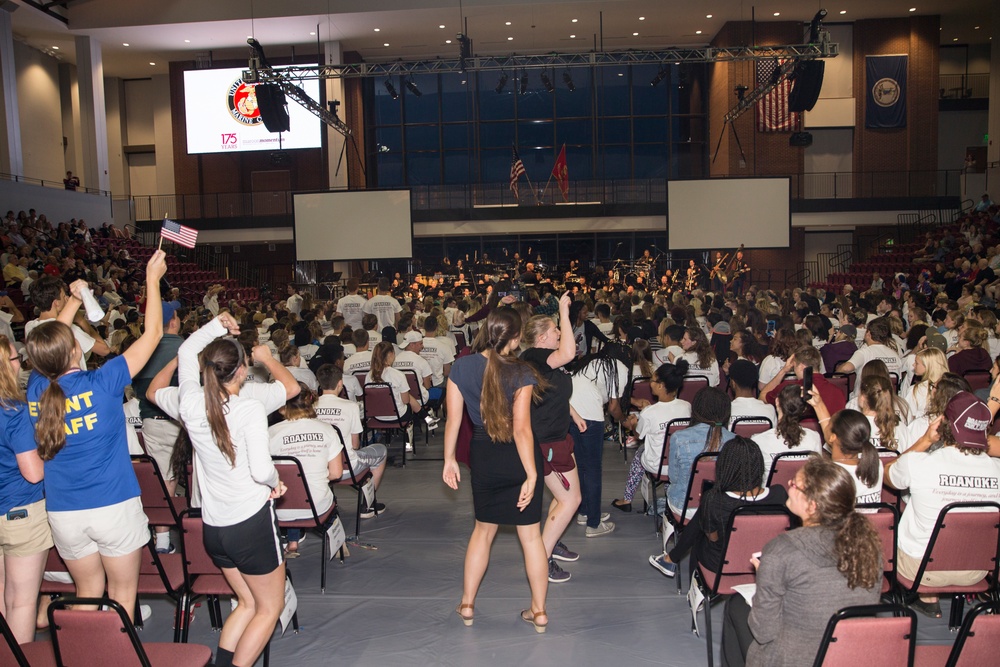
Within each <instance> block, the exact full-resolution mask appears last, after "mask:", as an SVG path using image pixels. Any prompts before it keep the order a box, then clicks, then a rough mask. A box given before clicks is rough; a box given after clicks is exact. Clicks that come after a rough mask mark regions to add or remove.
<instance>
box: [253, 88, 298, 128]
mask: <svg viewBox="0 0 1000 667" xmlns="http://www.w3.org/2000/svg"><path fill="white" fill-rule="evenodd" d="M256 93H257V106H258V107H259V108H260V117H261V119H263V121H264V127H266V128H267V131H268V132H288V130H289V128H290V127H291V124H290V122H289V120H288V109H287V107H286V106H285V93H284V92H282V90H281V88H279V87H278V86H276V85H274V84H273V83H261V84H257V87H256Z"/></svg>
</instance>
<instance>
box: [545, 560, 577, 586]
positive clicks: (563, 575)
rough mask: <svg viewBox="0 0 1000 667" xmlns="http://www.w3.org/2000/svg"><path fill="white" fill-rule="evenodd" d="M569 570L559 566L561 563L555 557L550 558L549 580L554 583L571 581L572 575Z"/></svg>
mask: <svg viewBox="0 0 1000 667" xmlns="http://www.w3.org/2000/svg"><path fill="white" fill-rule="evenodd" d="M572 576H573V575H571V574H570V573H569V572H567V571H566V570H564V569H562V568H561V567H559V564H558V563H556V562H555V560H553V559H551V558H550V559H549V581H550V582H551V583H553V584H561V583H563V582H564V581H569V579H570V577H572Z"/></svg>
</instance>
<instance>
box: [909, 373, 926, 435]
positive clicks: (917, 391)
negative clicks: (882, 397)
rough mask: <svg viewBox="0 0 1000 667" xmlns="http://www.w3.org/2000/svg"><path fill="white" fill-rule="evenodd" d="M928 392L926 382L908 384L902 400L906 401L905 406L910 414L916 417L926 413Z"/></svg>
mask: <svg viewBox="0 0 1000 667" xmlns="http://www.w3.org/2000/svg"><path fill="white" fill-rule="evenodd" d="M929 394H930V390H929V389H928V388H927V383H926V382H920V383H918V384H914V385H910V389H909V391H907V392H906V396H905V397H904V398H903V400H904V401H905V402H906V407H907V408H909V410H910V415H911V416H913V417H914V418H916V417H919V416H922V415H924V414H926V412H927V399H928V397H929ZM922 432H923V431H921V433H922Z"/></svg>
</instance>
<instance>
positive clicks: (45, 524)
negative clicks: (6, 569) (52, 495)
mask: <svg viewBox="0 0 1000 667" xmlns="http://www.w3.org/2000/svg"><path fill="white" fill-rule="evenodd" d="M21 510H23V511H25V512H27V513H28V516H26V517H25V518H23V519H9V518H7V517H8V515H7V514H0V555H3V556H14V557H18V556H34V555H35V554H37V553H38V552H40V551H47V550H48V549H51V548H52V533H51V531H50V530H49V519H48V515H47V514H46V513H45V500H44V499H43V500H39V501H38V502H36V503H31V504H30V505H23V506H21V507H15V508H14V509H12V510H11V512H18V511H21Z"/></svg>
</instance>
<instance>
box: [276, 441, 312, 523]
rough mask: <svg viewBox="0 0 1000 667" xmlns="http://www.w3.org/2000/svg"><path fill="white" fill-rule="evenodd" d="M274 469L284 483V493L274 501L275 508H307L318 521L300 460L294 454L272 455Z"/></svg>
mask: <svg viewBox="0 0 1000 667" xmlns="http://www.w3.org/2000/svg"><path fill="white" fill-rule="evenodd" d="M271 460H272V461H274V469H275V470H277V471H278V478H279V479H280V480H281V481H282V482H283V483H284V484H285V489H286V490H285V493H283V494H282V496H281V497H280V498H276V499H275V501H274V508H275V509H276V510H309V511H311V512H312V514H313V518H314V519H316V522H317V523H319V518H318V517H317V516H316V505H315V504H314V503H313V499H312V493H310V491H309V483H308V482H307V481H306V472H305V470H303V468H302V461H299V460H298V459H297V458H295V457H294V456H272V457H271Z"/></svg>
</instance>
